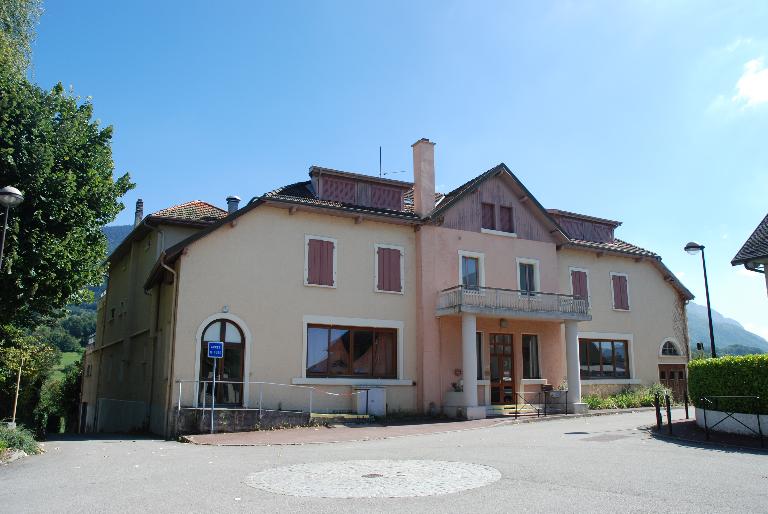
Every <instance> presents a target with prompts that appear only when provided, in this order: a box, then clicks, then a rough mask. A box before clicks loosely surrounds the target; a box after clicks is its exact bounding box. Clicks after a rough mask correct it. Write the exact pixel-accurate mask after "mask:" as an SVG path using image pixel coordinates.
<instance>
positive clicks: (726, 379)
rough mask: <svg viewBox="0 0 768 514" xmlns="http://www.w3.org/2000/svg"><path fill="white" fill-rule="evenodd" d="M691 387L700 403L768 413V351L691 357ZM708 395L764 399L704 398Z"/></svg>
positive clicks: (736, 410)
mask: <svg viewBox="0 0 768 514" xmlns="http://www.w3.org/2000/svg"><path fill="white" fill-rule="evenodd" d="M688 391H689V392H690V395H691V402H692V403H693V404H694V405H695V406H696V407H700V408H708V409H715V410H725V411H732V412H744V413H746V414H756V413H760V414H768V354H762V355H743V356H726V357H718V358H716V359H702V360H697V361H691V362H690V363H689V364H688ZM705 396H707V397H708V396H759V397H760V401H759V402H755V400H753V399H737V398H732V399H726V398H722V399H718V400H714V399H713V400H712V402H713V403H709V402H707V401H705V400H702V398H704V397H705ZM715 402H716V404H715ZM756 410H757V412H755V411H756Z"/></svg>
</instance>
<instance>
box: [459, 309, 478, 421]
mask: <svg viewBox="0 0 768 514" xmlns="http://www.w3.org/2000/svg"><path fill="white" fill-rule="evenodd" d="M476 334H477V318H476V316H475V315H474V314H462V315H461V367H462V375H463V378H464V402H463V403H464V406H466V407H477V343H476V341H477V339H476V337H477V336H476Z"/></svg>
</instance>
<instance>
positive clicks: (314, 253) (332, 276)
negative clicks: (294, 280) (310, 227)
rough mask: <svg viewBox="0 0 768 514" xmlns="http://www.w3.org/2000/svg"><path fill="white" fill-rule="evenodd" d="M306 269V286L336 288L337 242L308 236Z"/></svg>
mask: <svg viewBox="0 0 768 514" xmlns="http://www.w3.org/2000/svg"><path fill="white" fill-rule="evenodd" d="M304 268H305V269H304V284H306V285H313V286H326V287H335V286H336V242H335V241H334V240H333V239H326V238H316V237H313V236H307V238H306V253H305V265H304Z"/></svg>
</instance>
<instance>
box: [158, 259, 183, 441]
mask: <svg viewBox="0 0 768 514" xmlns="http://www.w3.org/2000/svg"><path fill="white" fill-rule="evenodd" d="M160 266H162V267H163V268H164V269H165V270H166V271H168V272H169V273H170V274H171V275H172V276H173V300H172V303H171V339H170V343H171V355H170V359H168V394H167V396H166V401H165V433H166V434H169V431H168V428H169V424H170V423H169V417H170V416H169V413H170V410H171V404H172V401H171V400H172V399H173V383H174V382H173V361H174V359H175V358H176V306H177V303H178V298H179V280H178V275H177V274H176V270H174V269H173V268H171V267H170V266H168V265H167V264H166V263H165V252H163V253H162V254H160Z"/></svg>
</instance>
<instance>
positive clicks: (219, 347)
mask: <svg viewBox="0 0 768 514" xmlns="http://www.w3.org/2000/svg"><path fill="white" fill-rule="evenodd" d="M222 357H224V343H221V342H213V341H211V342H209V343H208V358H209V359H221V358H222Z"/></svg>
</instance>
